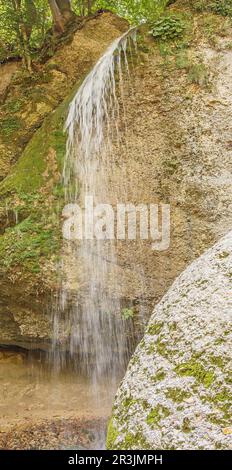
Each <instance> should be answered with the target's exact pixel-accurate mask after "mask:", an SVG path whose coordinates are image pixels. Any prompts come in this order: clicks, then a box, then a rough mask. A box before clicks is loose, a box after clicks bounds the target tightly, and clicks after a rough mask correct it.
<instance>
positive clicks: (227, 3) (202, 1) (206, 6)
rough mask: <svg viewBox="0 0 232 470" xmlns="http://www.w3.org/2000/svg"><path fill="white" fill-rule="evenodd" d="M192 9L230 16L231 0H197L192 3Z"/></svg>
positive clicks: (231, 9) (231, 10)
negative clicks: (210, 0) (209, 0)
mask: <svg viewBox="0 0 232 470" xmlns="http://www.w3.org/2000/svg"><path fill="white" fill-rule="evenodd" d="M194 10H195V11H197V12H203V11H212V12H213V13H217V14H218V15H222V16H230V17H232V0H213V1H212V2H208V1H206V0H199V1H198V2H196V3H195V4H194Z"/></svg>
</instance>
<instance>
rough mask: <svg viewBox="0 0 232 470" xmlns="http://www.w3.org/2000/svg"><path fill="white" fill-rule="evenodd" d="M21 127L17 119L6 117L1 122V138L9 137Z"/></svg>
mask: <svg viewBox="0 0 232 470" xmlns="http://www.w3.org/2000/svg"><path fill="white" fill-rule="evenodd" d="M21 126H22V122H21V120H20V119H19V118H18V117H14V116H7V117H5V118H4V119H2V120H1V124H0V133H1V134H2V136H3V137H5V138H6V137H10V136H11V135H12V134H13V133H14V132H15V131H18V130H19V129H20V128H21Z"/></svg>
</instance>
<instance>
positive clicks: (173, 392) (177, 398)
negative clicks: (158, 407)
mask: <svg viewBox="0 0 232 470" xmlns="http://www.w3.org/2000/svg"><path fill="white" fill-rule="evenodd" d="M165 395H166V397H167V398H170V399H171V400H172V401H174V402H177V403H181V402H182V401H184V400H185V399H186V398H188V397H189V396H190V393H188V392H186V391H185V390H182V389H181V388H168V389H167V391H166V392H165Z"/></svg>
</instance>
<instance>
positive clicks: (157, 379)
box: [151, 370, 166, 382]
mask: <svg viewBox="0 0 232 470" xmlns="http://www.w3.org/2000/svg"><path fill="white" fill-rule="evenodd" d="M165 377H166V374H165V372H164V371H163V370H159V371H158V372H157V374H156V375H152V376H151V380H152V382H160V381H161V380H164V378H165Z"/></svg>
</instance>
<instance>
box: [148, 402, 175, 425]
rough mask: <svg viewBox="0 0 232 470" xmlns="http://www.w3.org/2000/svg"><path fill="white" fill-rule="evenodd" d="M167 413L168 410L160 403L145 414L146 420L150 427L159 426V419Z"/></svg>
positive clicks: (168, 412)
mask: <svg viewBox="0 0 232 470" xmlns="http://www.w3.org/2000/svg"><path fill="white" fill-rule="evenodd" d="M169 415H170V411H169V409H168V408H166V407H165V406H162V405H157V406H156V407H155V408H153V409H152V410H151V411H150V413H149V414H148V415H147V418H146V422H147V424H149V426H151V427H153V426H159V424H160V421H161V419H164V418H166V417H167V416H169Z"/></svg>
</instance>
